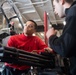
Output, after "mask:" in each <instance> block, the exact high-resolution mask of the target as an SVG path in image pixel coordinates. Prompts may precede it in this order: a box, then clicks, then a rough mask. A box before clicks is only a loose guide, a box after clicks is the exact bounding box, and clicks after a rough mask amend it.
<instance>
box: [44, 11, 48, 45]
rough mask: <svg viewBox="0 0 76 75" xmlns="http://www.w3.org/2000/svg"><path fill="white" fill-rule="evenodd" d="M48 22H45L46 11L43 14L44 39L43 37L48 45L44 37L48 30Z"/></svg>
mask: <svg viewBox="0 0 76 75" xmlns="http://www.w3.org/2000/svg"><path fill="white" fill-rule="evenodd" d="M47 26H48V22H47V13H46V11H45V12H44V37H45V43H46V44H47V45H48V43H47V37H46V32H47V29H48V27H47Z"/></svg>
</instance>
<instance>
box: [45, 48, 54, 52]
mask: <svg viewBox="0 0 76 75" xmlns="http://www.w3.org/2000/svg"><path fill="white" fill-rule="evenodd" d="M44 50H45V52H48V53H53V49H51V48H50V47H47V48H44Z"/></svg>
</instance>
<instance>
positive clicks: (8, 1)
mask: <svg viewBox="0 0 76 75" xmlns="http://www.w3.org/2000/svg"><path fill="white" fill-rule="evenodd" d="M0 6H1V8H2V9H3V10H4V13H5V14H6V16H7V18H8V19H11V17H14V18H12V19H11V21H16V23H15V27H17V28H19V29H20V28H22V27H23V26H24V23H25V22H26V21H27V20H29V19H32V20H34V21H35V22H36V23H37V24H38V26H43V25H44V12H46V14H47V16H48V18H47V20H48V21H49V22H50V23H52V24H62V23H63V20H64V19H60V18H59V17H58V16H57V15H55V14H54V12H53V5H52V0H0ZM0 13H1V12H0ZM2 13H3V12H2ZM1 15H2V14H1ZM2 18H3V17H2ZM1 20H2V19H1ZM1 22H4V20H3V21H1ZM19 22H20V23H19ZM2 24H3V23H2ZM20 24H21V25H20Z"/></svg>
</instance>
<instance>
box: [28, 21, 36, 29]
mask: <svg viewBox="0 0 76 75" xmlns="http://www.w3.org/2000/svg"><path fill="white" fill-rule="evenodd" d="M28 21H31V22H33V23H34V24H35V29H36V30H37V23H36V22H35V21H33V20H28Z"/></svg>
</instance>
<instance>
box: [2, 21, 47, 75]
mask: <svg viewBox="0 0 76 75" xmlns="http://www.w3.org/2000/svg"><path fill="white" fill-rule="evenodd" d="M36 29H37V24H36V23H35V22H34V21H33V20H28V21H27V22H26V24H25V26H24V30H23V33H22V34H20V35H14V36H11V37H10V39H9V40H8V44H7V46H8V47H15V48H17V49H21V50H25V51H28V52H35V53H40V52H43V51H44V48H46V47H47V45H46V44H45V42H43V41H42V40H41V39H40V38H39V37H38V36H33V35H32V34H33V33H34V32H36ZM29 68H30V66H27V65H16V64H9V63H5V69H8V71H7V70H5V71H6V72H5V71H4V72H3V73H5V74H4V75H7V74H8V73H9V75H22V74H23V73H25V74H26V73H27V72H28V70H29ZM14 69H15V70H14Z"/></svg>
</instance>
